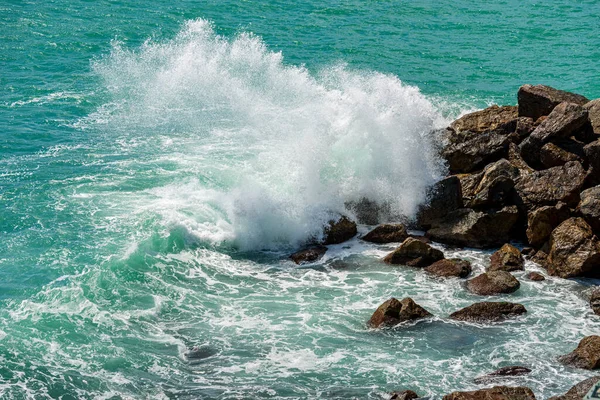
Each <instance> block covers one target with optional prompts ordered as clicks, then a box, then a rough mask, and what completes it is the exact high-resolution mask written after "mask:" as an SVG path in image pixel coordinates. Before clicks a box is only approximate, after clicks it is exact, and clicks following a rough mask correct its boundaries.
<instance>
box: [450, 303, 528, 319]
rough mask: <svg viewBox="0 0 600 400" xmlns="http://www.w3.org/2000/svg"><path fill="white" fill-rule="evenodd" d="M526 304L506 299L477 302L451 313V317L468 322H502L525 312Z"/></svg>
mask: <svg viewBox="0 0 600 400" xmlns="http://www.w3.org/2000/svg"><path fill="white" fill-rule="evenodd" d="M526 312H527V310H526V309H525V306H523V305H522V304H518V303H509V302H506V301H486V302H482V303H475V304H472V305H470V306H468V307H465V308H463V309H461V310H458V311H456V312H454V313H452V314H450V318H452V319H454V320H457V321H467V322H500V321H504V320H505V319H508V318H513V317H516V316H518V315H521V314H525V313H526Z"/></svg>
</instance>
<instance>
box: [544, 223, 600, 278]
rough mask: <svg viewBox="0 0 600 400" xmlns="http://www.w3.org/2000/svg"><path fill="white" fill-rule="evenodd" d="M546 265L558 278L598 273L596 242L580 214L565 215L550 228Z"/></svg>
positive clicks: (599, 252)
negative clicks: (561, 220)
mask: <svg viewBox="0 0 600 400" xmlns="http://www.w3.org/2000/svg"><path fill="white" fill-rule="evenodd" d="M546 268H547V269H548V273H549V274H550V275H554V276H559V277H561V278H572V277H576V276H594V275H596V274H598V273H600V242H598V239H597V238H596V236H594V233H593V232H592V228H591V227H590V226H589V225H588V224H587V223H586V222H585V221H584V220H583V218H569V219H568V220H566V221H564V222H563V223H561V224H560V225H559V226H558V227H556V229H554V230H553V231H552V234H551V235H550V251H549V253H548V259H547V261H546Z"/></svg>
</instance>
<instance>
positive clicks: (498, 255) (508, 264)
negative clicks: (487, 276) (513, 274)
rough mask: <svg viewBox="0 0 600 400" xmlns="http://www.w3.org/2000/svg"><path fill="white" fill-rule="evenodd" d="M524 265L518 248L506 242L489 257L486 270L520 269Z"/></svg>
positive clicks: (508, 270)
mask: <svg viewBox="0 0 600 400" xmlns="http://www.w3.org/2000/svg"><path fill="white" fill-rule="evenodd" d="M524 265H525V260H524V259H523V256H522V255H521V252H520V251H519V249H517V248H516V247H515V246H513V245H511V244H508V243H506V244H505V245H504V246H502V247H501V248H500V250H498V251H496V252H495V253H494V254H492V256H491V257H490V266H489V267H488V271H506V272H510V271H520V270H523V268H524Z"/></svg>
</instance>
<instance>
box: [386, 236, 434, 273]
mask: <svg viewBox="0 0 600 400" xmlns="http://www.w3.org/2000/svg"><path fill="white" fill-rule="evenodd" d="M443 258H444V253H442V252H441V251H440V250H438V249H434V248H433V247H431V246H430V245H429V244H427V243H425V242H423V241H421V240H418V239H415V238H412V237H409V238H407V239H406V240H405V241H404V242H402V244H401V245H400V246H399V247H398V248H397V249H396V250H394V251H393V252H391V253H390V254H388V255H387V256H385V258H384V259H383V261H385V262H386V263H387V264H402V265H407V266H409V267H417V268H424V267H427V266H429V265H431V264H433V263H434V262H436V261H439V260H441V259H443Z"/></svg>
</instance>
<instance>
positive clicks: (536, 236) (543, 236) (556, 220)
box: [526, 202, 570, 248]
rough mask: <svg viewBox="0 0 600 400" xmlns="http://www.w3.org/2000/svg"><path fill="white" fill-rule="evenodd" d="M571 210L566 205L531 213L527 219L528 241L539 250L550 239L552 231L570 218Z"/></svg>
mask: <svg viewBox="0 0 600 400" xmlns="http://www.w3.org/2000/svg"><path fill="white" fill-rule="evenodd" d="M569 215H570V210H569V207H567V205H566V204H565V203H560V202H559V203H558V204H557V205H555V206H544V207H540V208H538V209H536V210H533V211H532V212H530V213H529V215H528V217H527V232H526V234H527V241H528V242H529V244H530V245H532V246H533V247H536V248H539V247H541V246H542V245H543V244H544V243H546V241H547V240H548V239H549V238H550V235H551V234H552V231H553V230H554V228H556V227H557V226H558V225H560V224H561V223H562V222H563V221H565V220H566V219H568V218H569Z"/></svg>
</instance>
